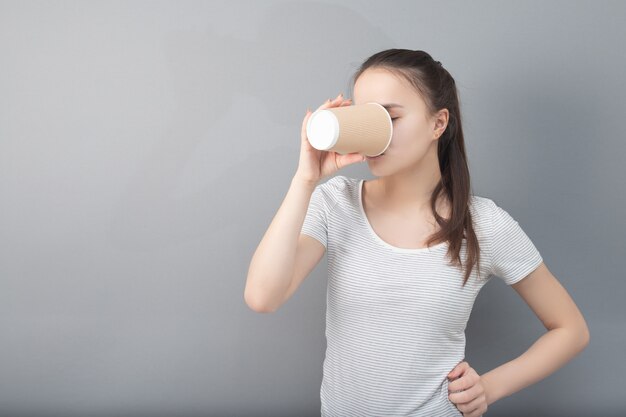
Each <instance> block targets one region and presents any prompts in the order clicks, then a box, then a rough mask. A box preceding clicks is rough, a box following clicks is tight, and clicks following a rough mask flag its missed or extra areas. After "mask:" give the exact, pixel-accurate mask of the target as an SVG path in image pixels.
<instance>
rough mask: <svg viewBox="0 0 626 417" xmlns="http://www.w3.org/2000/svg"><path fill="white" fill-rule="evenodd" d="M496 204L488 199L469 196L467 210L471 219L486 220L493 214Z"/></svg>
mask: <svg viewBox="0 0 626 417" xmlns="http://www.w3.org/2000/svg"><path fill="white" fill-rule="evenodd" d="M495 206H496V203H495V202H494V201H493V200H492V199H490V198H488V197H483V196H479V195H471V196H470V200H469V210H470V213H471V214H472V216H473V217H476V218H477V219H488V218H489V217H491V215H492V214H493V210H494V207H495Z"/></svg>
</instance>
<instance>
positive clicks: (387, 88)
mask: <svg viewBox="0 0 626 417" xmlns="http://www.w3.org/2000/svg"><path fill="white" fill-rule="evenodd" d="M353 95H354V104H362V103H367V102H371V101H374V102H376V103H380V104H385V103H397V104H400V105H402V106H405V107H415V106H420V107H421V106H422V105H424V104H425V103H424V102H423V100H422V98H421V96H420V95H419V94H418V93H417V92H416V91H415V87H413V85H411V84H410V83H409V82H408V81H407V80H406V79H404V78H403V77H401V76H399V75H397V74H394V73H392V72H390V71H388V70H385V69H382V68H370V69H367V70H365V71H364V72H363V73H362V74H361V75H360V76H359V78H358V79H357V80H356V81H355V83H354V92H353Z"/></svg>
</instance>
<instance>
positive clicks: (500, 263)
mask: <svg viewBox="0 0 626 417" xmlns="http://www.w3.org/2000/svg"><path fill="white" fill-rule="evenodd" d="M362 184H363V180H358V179H354V178H349V177H346V176H343V175H339V176H335V177H333V178H331V179H329V180H328V181H326V182H324V183H322V184H319V185H317V187H316V188H315V190H314V192H313V194H312V196H311V200H310V202H309V206H308V210H307V213H306V217H305V220H304V223H303V226H302V233H304V234H307V235H309V236H312V237H313V238H315V239H317V240H319V241H320V242H321V243H322V244H323V245H324V246H325V247H326V254H327V257H328V286H327V293H326V332H325V334H326V342H327V348H326V355H325V358H324V364H323V379H322V384H321V389H320V399H321V415H322V416H328V417H330V416H388V417H390V416H415V417H417V416H420V417H422V416H423V417H433V416H438V417H445V416H454V417H458V416H462V415H463V414H462V413H461V412H460V411H459V410H458V409H457V408H456V406H455V404H454V403H453V402H452V401H450V399H449V398H448V379H447V374H448V373H449V372H450V371H451V370H452V369H453V368H454V367H455V366H456V365H457V364H458V363H459V362H461V361H462V360H463V359H464V358H465V327H466V324H467V321H468V318H469V316H470V312H471V310H472V306H473V304H474V300H475V298H476V296H477V295H478V292H479V291H480V289H481V288H482V287H483V286H484V285H485V284H486V283H487V282H488V281H489V280H490V279H491V277H492V276H498V277H500V278H501V279H503V280H504V282H505V283H507V284H509V285H511V284H514V283H516V282H518V281H519V280H521V279H522V278H524V277H525V276H527V275H528V274H529V273H530V272H532V271H533V270H534V269H535V268H537V267H538V266H539V264H540V263H541V262H542V257H541V255H540V254H539V252H538V250H537V248H536V247H535V246H534V245H533V243H532V242H531V240H530V239H529V237H528V236H527V235H526V234H525V233H524V231H523V230H522V229H521V227H520V225H519V224H518V222H517V221H516V220H514V219H513V218H512V217H511V216H510V215H509V214H508V213H507V212H506V211H505V210H503V209H502V208H500V207H499V206H498V205H496V204H495V203H494V202H493V200H491V199H489V198H485V197H479V196H475V195H474V196H471V199H470V205H469V209H470V213H471V215H472V220H473V223H474V230H475V232H476V235H477V238H478V241H479V245H480V251H481V275H480V279H479V277H478V274H477V271H476V266H474V269H473V270H472V273H471V275H470V277H469V280H468V282H467V284H466V285H465V287H463V286H462V283H463V271H461V270H460V269H459V268H458V267H456V266H451V265H449V264H448V262H449V260H448V258H446V256H445V255H446V250H447V248H448V243H447V242H442V243H439V244H435V245H433V246H431V247H430V248H420V249H409V248H400V247H396V246H393V245H391V244H389V243H387V242H385V241H384V240H382V239H381V238H380V237H379V236H378V235H377V234H376V233H375V231H374V229H373V228H372V227H371V224H370V223H369V221H368V220H367V217H366V216H365V212H364V210H363V203H362V199H361V191H362ZM465 256H466V242H465V241H463V244H462V247H461V260H463V264H465Z"/></svg>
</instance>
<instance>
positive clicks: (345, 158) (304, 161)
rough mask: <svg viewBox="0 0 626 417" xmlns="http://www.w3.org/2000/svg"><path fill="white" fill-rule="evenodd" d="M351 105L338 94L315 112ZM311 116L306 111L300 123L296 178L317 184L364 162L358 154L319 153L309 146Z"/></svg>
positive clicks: (350, 102) (363, 158)
mask: <svg viewBox="0 0 626 417" xmlns="http://www.w3.org/2000/svg"><path fill="white" fill-rule="evenodd" d="M351 104H352V100H351V99H344V98H343V94H339V95H338V96H337V97H335V99H334V100H332V101H331V100H330V99H328V100H326V101H325V102H324V103H323V104H322V105H321V106H319V107H318V108H317V110H320V109H327V108H331V107H343V106H349V105H351ZM311 114H313V112H312V111H310V110H308V111H307V113H306V116H304V120H303V121H302V133H301V145H300V161H299V164H298V170H297V171H296V177H297V178H299V179H301V180H304V181H307V182H311V183H314V184H317V183H318V182H319V181H320V180H322V179H324V178H326V177H327V176H330V175H332V174H334V173H335V172H337V171H339V170H340V169H341V168H343V167H345V166H348V165H351V164H354V163H357V162H362V161H365V156H363V155H361V154H360V153H358V152H353V153H347V154H340V153H337V152H334V151H321V150H319V149H315V148H314V147H313V146H311V143H310V142H309V139H308V137H307V134H306V124H307V122H308V120H309V117H311Z"/></svg>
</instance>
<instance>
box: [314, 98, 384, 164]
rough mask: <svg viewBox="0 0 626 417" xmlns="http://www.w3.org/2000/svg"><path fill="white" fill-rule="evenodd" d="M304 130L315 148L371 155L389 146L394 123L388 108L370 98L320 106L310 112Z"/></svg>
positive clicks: (377, 153)
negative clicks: (352, 103)
mask: <svg viewBox="0 0 626 417" xmlns="http://www.w3.org/2000/svg"><path fill="white" fill-rule="evenodd" d="M306 134H307V138H308V140H309V143H310V144H311V146H313V147H314V148H315V149H319V150H322V151H334V152H337V153H340V154H347V153H353V152H358V153H360V154H363V155H366V156H370V157H373V156H378V155H380V154H381V153H383V152H385V150H387V148H388V147H389V144H390V143H391V137H392V135H393V124H392V122H391V117H390V116H389V112H387V109H385V108H384V107H383V106H381V105H380V104H378V103H374V102H371V103H365V104H359V105H354V106H342V107H331V108H328V109H319V110H317V111H315V112H314V113H313V114H311V116H309V120H308V121H307V124H306Z"/></svg>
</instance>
